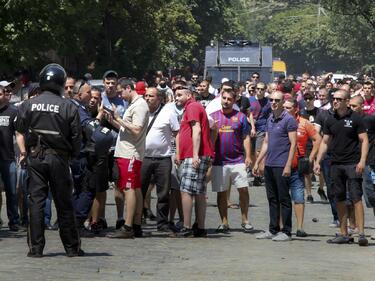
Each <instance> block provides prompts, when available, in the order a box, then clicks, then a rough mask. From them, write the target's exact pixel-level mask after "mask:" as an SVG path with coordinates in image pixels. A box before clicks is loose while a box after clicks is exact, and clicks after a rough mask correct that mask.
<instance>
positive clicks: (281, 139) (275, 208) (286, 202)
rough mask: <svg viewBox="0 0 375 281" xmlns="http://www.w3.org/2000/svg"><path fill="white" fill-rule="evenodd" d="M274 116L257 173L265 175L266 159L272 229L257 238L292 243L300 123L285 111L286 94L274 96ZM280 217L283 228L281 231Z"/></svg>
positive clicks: (272, 104) (272, 105)
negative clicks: (292, 193) (293, 186)
mask: <svg viewBox="0 0 375 281" xmlns="http://www.w3.org/2000/svg"><path fill="white" fill-rule="evenodd" d="M269 101H270V103H271V109H272V115H271V116H270V117H269V118H268V120H267V124H266V129H265V132H266V135H265V138H264V141H263V145H262V148H261V151H260V153H259V156H258V159H257V160H256V162H255V165H254V168H253V173H254V175H255V176H259V175H261V174H263V168H262V167H261V166H260V163H261V162H262V160H263V159H264V158H265V167H264V177H265V182H266V191H267V199H268V204H269V215H270V224H269V230H267V231H265V232H263V233H261V234H259V235H258V236H257V237H256V238H257V239H272V240H273V241H290V240H291V235H292V234H291V231H292V201H291V198H290V194H289V189H290V185H289V177H290V175H291V170H292V160H293V157H294V154H295V151H296V143H297V128H298V124H297V121H296V120H295V119H294V117H293V116H291V115H290V114H289V113H288V112H287V111H285V110H284V108H283V102H284V101H283V93H282V92H280V91H276V92H274V93H273V94H271V95H270V97H269ZM280 218H281V220H282V225H283V228H282V229H280Z"/></svg>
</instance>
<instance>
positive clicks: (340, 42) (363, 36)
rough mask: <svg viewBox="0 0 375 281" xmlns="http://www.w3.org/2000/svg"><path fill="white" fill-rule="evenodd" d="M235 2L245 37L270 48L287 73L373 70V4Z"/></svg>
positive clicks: (273, 1)
mask: <svg viewBox="0 0 375 281" xmlns="http://www.w3.org/2000/svg"><path fill="white" fill-rule="evenodd" d="M239 2H241V4H242V6H243V7H244V12H243V13H242V14H240V17H241V18H242V19H243V20H242V22H244V24H245V25H246V26H247V30H248V37H249V38H252V40H253V41H259V42H261V43H263V44H270V45H272V46H273V50H274V56H276V57H277V56H279V57H281V58H282V59H283V60H285V61H286V62H287V66H288V71H289V72H290V73H301V72H303V71H310V72H321V71H342V72H361V71H366V70H369V69H374V68H375V66H373V65H372V62H373V61H374V59H375V55H374V52H373V50H374V47H375V45H374V44H375V25H373V22H374V20H375V2H374V1H370V0H369V1H358V0H353V1H350V0H345V1H339V0H337V1H328V0H327V1H325V0H321V1H307V0H305V1H303V0H301V1H298V0H295V1H276V0H267V1H252V0H242V1H239ZM319 3H320V4H321V5H319Z"/></svg>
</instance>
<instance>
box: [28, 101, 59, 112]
mask: <svg viewBox="0 0 375 281" xmlns="http://www.w3.org/2000/svg"><path fill="white" fill-rule="evenodd" d="M59 109H60V106H58V105H56V104H43V103H37V104H33V105H32V106H31V111H46V112H55V113H59Z"/></svg>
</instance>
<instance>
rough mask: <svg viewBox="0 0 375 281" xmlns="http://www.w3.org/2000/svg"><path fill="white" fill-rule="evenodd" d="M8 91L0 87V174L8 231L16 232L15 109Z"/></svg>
mask: <svg viewBox="0 0 375 281" xmlns="http://www.w3.org/2000/svg"><path fill="white" fill-rule="evenodd" d="M10 95H11V94H10V91H8V89H7V88H4V87H2V86H0V173H1V177H2V180H3V182H4V188H5V195H6V205H7V214H8V219H9V223H8V226H9V230H10V231H18V230H19V228H20V226H19V214H18V201H17V192H16V182H17V169H16V156H15V152H14V145H13V137H14V136H15V127H14V120H15V118H16V116H17V108H16V107H14V106H13V105H11V104H9V101H10Z"/></svg>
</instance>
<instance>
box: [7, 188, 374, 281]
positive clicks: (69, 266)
mask: <svg viewBox="0 0 375 281" xmlns="http://www.w3.org/2000/svg"><path fill="white" fill-rule="evenodd" d="M110 192H111V191H110ZM250 192H251V193H250V194H251V205H252V206H251V208H250V218H251V221H252V223H253V225H254V226H255V229H256V231H254V233H252V234H245V233H243V232H242V231H241V230H240V229H239V224H240V220H239V218H240V212H239V210H230V222H231V223H230V225H231V228H232V229H233V231H232V232H231V234H230V235H217V234H215V231H214V230H215V228H216V227H217V225H218V213H217V209H216V207H215V206H214V203H215V201H216V199H215V197H214V194H212V193H209V196H208V197H209V198H208V203H209V207H208V209H207V226H208V228H209V234H210V235H209V236H208V238H201V239H193V238H190V239H173V238H166V237H163V236H160V235H159V236H158V235H157V234H155V235H154V236H153V237H151V238H143V239H135V240H111V239H108V238H104V237H103V238H93V239H83V241H82V244H83V249H84V250H85V251H86V253H87V255H86V256H85V257H79V258H67V257H65V255H64V252H63V248H62V245H61V243H60V240H59V237H58V233H57V232H53V231H48V232H47V233H46V234H47V245H46V249H45V255H46V257H45V258H43V259H30V258H27V257H26V253H27V246H26V235H25V233H19V234H11V233H10V232H8V229H7V228H6V227H3V228H2V229H1V230H0V239H1V240H0V249H1V254H0V280H2V281H5V280H14V281H15V280H250V279H251V280H354V279H355V280H373V279H372V278H374V277H373V276H374V273H375V270H374V268H373V266H374V264H375V247H374V246H375V241H370V242H371V243H370V245H369V247H367V248H362V247H359V246H358V245H357V244H352V245H341V246H339V245H328V244H327V243H326V240H327V239H328V238H329V237H330V236H331V235H333V234H334V233H335V231H337V229H332V228H328V226H327V225H328V223H329V222H330V219H331V217H330V215H329V205H327V204H322V203H314V204H308V205H307V206H306V215H305V222H306V223H305V230H306V231H307V232H308V233H309V234H310V235H309V237H307V238H293V241H291V242H283V243H277V242H272V241H259V240H256V239H255V233H256V232H259V231H260V230H261V229H264V228H265V227H266V226H267V225H268V209H267V201H266V197H265V191H264V188H263V187H253V188H251V190H250ZM313 192H314V197H315V199H316V200H318V196H317V195H316V190H314V191H313ZM108 197H109V199H110V200H109V203H108V206H107V216H108V222H109V224H112V225H113V224H114V221H115V206H114V204H113V199H112V196H111V193H110V194H109V196H108ZM232 197H233V201H237V200H238V196H237V194H236V191H232ZM153 202H155V200H153ZM4 207H5V206H3V211H2V218H3V220H5V214H6V212H5V210H4ZM312 218H318V222H316V223H314V222H312ZM366 218H367V222H366V226H367V228H366V230H367V234H368V235H371V234H374V233H375V218H374V216H373V215H372V214H371V213H370V211H369V210H366ZM152 229H154V228H153V226H152V225H148V226H147V230H148V231H151V230H152Z"/></svg>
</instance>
